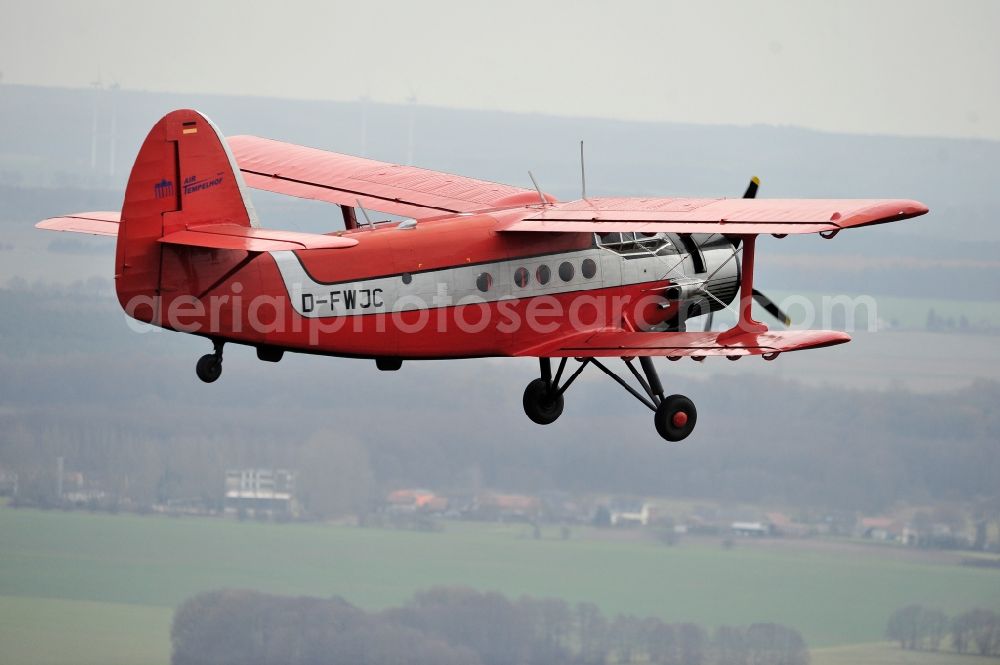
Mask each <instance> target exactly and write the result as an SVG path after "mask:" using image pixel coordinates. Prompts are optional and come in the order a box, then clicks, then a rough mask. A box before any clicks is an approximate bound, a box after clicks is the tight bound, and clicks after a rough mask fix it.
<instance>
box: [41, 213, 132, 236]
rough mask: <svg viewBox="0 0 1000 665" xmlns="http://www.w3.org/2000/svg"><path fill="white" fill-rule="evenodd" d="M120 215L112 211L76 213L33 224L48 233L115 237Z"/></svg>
mask: <svg viewBox="0 0 1000 665" xmlns="http://www.w3.org/2000/svg"><path fill="white" fill-rule="evenodd" d="M120 222H121V213H119V212H113V211H101V212H76V213H73V214H72V215H64V216H63V217H51V218H49V219H45V220H42V221H40V222H38V223H37V224H35V227H36V228H39V229H47V230H49V231H73V232H74V233H90V234H91V235H95V236H117V235H118V224H119V223H120Z"/></svg>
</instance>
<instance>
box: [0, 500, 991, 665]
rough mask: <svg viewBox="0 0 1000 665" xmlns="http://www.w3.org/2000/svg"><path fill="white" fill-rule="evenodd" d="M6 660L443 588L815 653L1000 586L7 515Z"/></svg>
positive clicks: (0, 551) (68, 657)
mask: <svg viewBox="0 0 1000 665" xmlns="http://www.w3.org/2000/svg"><path fill="white" fill-rule="evenodd" d="M0 534H2V538H0V646H2V653H3V654H4V655H5V656H6V657H5V658H3V662H12V663H63V662H73V663H83V662H88V663H89V662H93V663H133V664H135V665H138V664H140V663H146V662H148V663H166V662H168V660H169V625H170V618H171V609H172V608H173V607H175V606H176V605H177V604H178V603H180V602H182V601H183V600H184V599H186V598H188V597H190V596H192V595H194V594H196V593H198V592H199V591H203V590H207V589H216V588H221V587H242V588H253V589H259V590H263V591H270V592H276V593H284V594H308V595H316V596H329V595H334V594H337V595H340V596H343V597H344V598H346V599H348V600H349V601H351V602H353V603H355V604H357V605H360V606H362V607H365V608H369V609H375V608H380V607H385V606H388V605H393V604H397V603H400V602H402V601H404V600H405V599H406V598H407V597H409V596H410V594H412V592H413V591H414V590H416V589H420V588H424V587H427V586H431V585H434V584H466V585H470V586H475V587H477V588H481V589H496V590H499V591H502V592H504V593H506V594H508V595H510V596H516V595H519V594H531V595H534V596H554V597H560V598H565V599H567V600H570V601H579V600H590V601H594V602H596V603H597V604H599V605H600V606H601V607H602V608H603V609H604V611H605V612H607V613H616V612H630V613H633V614H638V615H658V616H661V617H663V618H664V619H667V620H671V621H680V620H691V621H695V622H697V623H701V624H704V625H707V626H711V625H716V624H720V623H729V624H746V623H750V622H753V621H776V622H780V623H784V624H788V625H790V626H794V627H796V628H798V629H799V630H800V631H802V633H803V635H804V637H805V638H806V640H807V642H808V643H809V645H810V646H811V647H813V648H817V647H833V646H839V645H851V644H860V643H871V642H877V641H878V640H880V639H882V638H881V634H882V628H883V626H884V624H885V620H886V618H887V617H888V615H889V614H890V613H891V612H892V611H893V610H895V609H897V608H898V607H900V606H902V605H905V604H907V603H911V602H921V603H925V604H930V605H935V606H938V607H941V608H942V609H944V610H946V611H949V612H956V611H959V610H963V609H966V608H970V607H974V606H981V607H990V608H993V609H998V610H1000V574H997V573H996V572H995V571H991V570H980V569H970V568H962V567H959V566H952V565H944V564H925V563H908V562H905V561H900V560H896V558H895V557H894V556H893V555H892V553H891V552H887V551H884V550H882V549H881V548H872V549H871V551H866V550H861V551H859V552H857V553H845V552H844V551H839V550H831V551H824V550H822V549H819V550H802V549H801V548H774V547H761V546H756V545H751V544H740V545H738V546H737V547H736V548H735V549H732V550H725V549H723V548H722V547H720V546H719V545H718V544H716V543H714V542H712V543H700V544H695V543H690V542H689V543H682V544H681V545H680V546H677V547H672V548H670V547H665V546H662V545H657V544H654V543H651V542H633V541H630V540H604V539H601V540H598V539H593V538H587V537H574V538H571V539H570V540H566V541H564V540H561V539H559V538H558V535H557V533H556V530H555V529H552V530H551V533H545V534H544V535H545V537H543V538H542V539H541V540H537V541H536V540H532V539H530V538H527V537H525V536H526V530H525V528H524V527H522V526H503V525H498V526H490V525H474V524H458V523H448V524H447V525H446V529H445V531H444V532H441V533H413V532H406V531H391V530H378V529H361V528H354V527H346V526H336V527H335V526H327V525H318V524H285V525H278V524H266V523H256V522H244V523H240V522H235V521H229V520H222V519H193V518H183V519H171V518H166V517H137V516H132V515H119V516H111V515H99V514H86V513H63V512H41V511H27V510H12V509H0Z"/></svg>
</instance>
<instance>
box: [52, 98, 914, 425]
mask: <svg viewBox="0 0 1000 665" xmlns="http://www.w3.org/2000/svg"><path fill="white" fill-rule="evenodd" d="M581 157H582V155H581ZM581 166H582V164H581ZM532 181H534V179H533V178H532ZM248 187H250V188H255V189H261V190H266V191H270V192H277V193H281V194H287V195H291V196H296V197H303V198H308V199H317V200H320V201H327V202H329V203H333V204H336V205H338V206H340V207H341V210H342V212H343V218H344V225H345V229H344V230H342V231H335V232H332V233H329V234H310V233H297V232H289V231H278V230H270V229H266V228H262V227H261V225H260V223H259V222H258V219H257V214H256V212H255V211H254V208H253V205H252V204H251V202H250V197H249V194H248V189H247V188H248ZM756 191H757V181H756V179H754V180H753V181H752V182H751V184H750V186H749V188H748V189H747V191H746V194H745V195H744V197H743V198H739V199H694V198H588V197H587V196H586V194H584V196H583V198H581V199H580V200H576V201H569V202H559V201H557V200H556V199H555V198H553V197H552V196H550V195H548V194H545V193H544V192H542V191H541V190H540V189H539V188H538V187H537V185H536V186H535V188H534V189H522V188H518V187H512V186H508V185H500V184H495V183H492V182H485V181H481V180H475V179H472V178H466V177H461V176H455V175H449V174H445V173H438V172H435V171H428V170H425V169H419V168H413V167H409V166H399V165H396V164H387V163H382V162H377V161H373V160H370V159H362V158H359V157H350V156H347V155H340V154H336V153H331V152H326V151H323V150H316V149H313V148H307V147H302V146H297V145H291V144H288V143H281V142H278V141H272V140H268V139H262V138H257V137H253V136H235V137H231V138H229V139H226V138H224V137H223V136H222V134H221V133H220V132H219V131H218V129H217V128H216V127H215V126H214V125H213V124H212V123H211V121H209V120H208V119H207V118H206V117H205V116H203V115H201V114H200V113H198V112H196V111H192V110H179V111H174V112H172V113H169V114H168V115H166V116H165V117H163V118H162V119H161V120H160V121H159V122H157V123H156V125H155V126H154V127H153V129H152V130H151V131H150V132H149V135H148V136H147V137H146V140H145V142H144V143H143V145H142V148H141V150H140V151H139V154H138V156H137V157H136V161H135V165H134V166H133V167H132V172H131V176H130V178H129V181H128V186H127V188H126V190H125V200H124V203H123V204H122V210H121V212H120V213H117V212H95V213H79V214H73V215H67V216H64V217H56V218H53V219H47V220H45V221H43V222H40V223H39V224H38V226H39V228H44V229H52V230H58V231H76V232H81V233H92V234H100V235H111V236H117V237H118V241H117V252H116V259H115V283H116V290H117V293H118V299H119V301H120V303H121V305H122V307H123V308H124V309H125V311H126V313H127V314H128V315H129V316H132V317H134V318H136V319H138V320H140V321H144V322H148V323H151V324H153V325H156V326H161V327H164V328H168V329H173V330H178V331H183V332H188V333H192V334H196V335H201V336H204V337H206V338H207V339H209V340H211V342H212V343H213V345H214V352H213V353H210V354H208V355H206V356H204V357H202V358H201V359H200V360H199V361H198V363H197V374H198V376H199V377H200V378H201V379H202V380H203V381H206V382H212V381H215V380H216V379H218V378H219V376H220V374H221V372H222V351H223V346H224V344H225V343H226V342H234V343H238V344H246V345H250V346H253V347H256V350H257V355H258V357H259V358H260V359H261V360H265V361H271V362H276V361H278V360H280V359H281V357H282V355H283V354H284V353H285V352H286V351H295V352H304V353H314V354H322V355H334V356H346V357H355V358H368V359H374V360H375V363H376V365H377V366H378V368H379V369H381V370H396V369H399V367H400V366H401V364H402V362H403V361H404V360H417V359H432V358H436V359H445V358H475V357H485V356H531V357H537V358H538V359H539V362H540V376H539V378H536V379H534V380H533V381H531V382H530V383H529V384H528V386H527V388H526V389H525V391H524V400H523V403H524V410H525V413H526V414H527V415H528V417H529V418H530V419H531V420H533V421H534V422H536V423H539V424H543V425H544V424H549V423H552V422H554V421H555V420H556V419H557V418H558V417H559V415H560V414H561V413H562V410H563V395H564V393H565V392H566V389H567V388H569V386H570V385H571V384H572V383H573V381H574V380H575V379H576V378H577V377H578V376H579V375H580V372H581V371H583V369H584V368H585V367H586V366H587V365H594V366H596V367H597V368H598V369H600V370H601V371H603V372H605V373H606V374H608V375H609V376H611V377H612V378H613V379H614V380H615V381H617V382H618V383H619V384H620V385H622V386H623V387H624V388H625V389H626V390H628V391H629V392H630V393H631V394H632V395H634V396H635V397H636V398H637V399H638V400H639V401H641V402H642V403H644V404H645V405H646V406H647V407H649V408H650V409H651V410H652V411H653V412H654V414H655V417H654V422H655V426H656V430H657V432H658V433H659V434H660V435H661V436H662V437H663V438H665V439H667V440H670V441H679V440H681V439H683V438H685V437H686V436H688V435H689V434H690V433H691V431H692V429H693V428H694V426H695V422H696V419H697V411H696V409H695V406H694V404H693V403H692V402H691V400H689V399H688V398H687V397H684V396H683V395H669V396H668V395H666V394H665V391H664V389H663V385H662V383H661V382H660V379H659V377H658V375H657V373H656V369H655V367H654V365H653V362H652V358H653V357H654V356H666V357H667V358H669V359H671V360H678V359H680V358H682V357H685V356H686V357H690V358H693V359H695V360H703V359H704V358H705V357H706V356H725V357H727V358H729V359H731V360H735V359H739V358H741V357H742V356H751V355H760V356H763V357H764V358H765V359H768V360H770V359H773V358H775V357H777V356H778V354H780V353H783V352H785V351H797V350H801V349H812V348H819V347H824V346H830V345H834V344H841V343H843V342H847V341H848V340H849V339H850V338H849V336H848V335H846V334H845V333H842V332H833V331H825V330H815V331H801V330H780V331H770V330H768V328H767V326H765V325H764V324H763V323H760V322H758V321H755V320H754V319H753V318H752V316H751V303H752V302H753V301H754V300H757V301H758V302H759V303H760V304H762V305H764V307H765V308H766V309H767V310H768V311H769V312H771V313H772V314H773V315H775V316H777V317H778V318H779V319H782V320H785V323H786V324H787V320H786V317H785V316H784V314H783V313H782V312H781V311H780V310H779V309H778V308H777V307H776V306H775V305H774V304H773V303H772V302H771V301H769V300H768V299H767V298H766V297H765V296H764V295H763V294H761V293H760V292H759V291H757V290H756V289H754V285H753V272H754V247H755V240H756V238H757V236H758V235H759V234H771V235H774V236H776V237H784V236H785V235H787V234H793V233H819V234H820V235H822V236H824V237H827V238H831V237H833V236H834V235H836V234H837V233H839V232H840V231H841V230H843V229H846V228H850V227H855V226H867V225H871V224H880V223H884V222H893V221H898V220H902V219H907V218H910V217H915V216H917V215H922V214H924V213H926V212H927V208H926V206H924V205H923V204H921V203H919V202H917V201H908V200H838V199H830V200H819V199H816V200H813V199H802V200H782V199H756V198H754V196H755V194H756ZM357 211H360V212H361V213H362V219H363V220H364V221H363V222H362V223H359V220H358V217H357V216H356V215H357ZM368 211H378V212H382V213H386V214H389V215H393V216H397V217H403V218H405V219H403V221H399V219H396V220H395V221H389V222H382V223H372V222H371V221H370V219H369V215H368ZM731 304H732V305H734V306H735V308H736V311H737V313H738V321H737V323H736V325H735V326H734V327H733V328H731V329H729V330H726V331H723V332H715V331H712V330H710V329H706V330H703V331H688V330H686V321H687V320H688V319H689V318H691V317H693V316H698V315H702V314H708V315H709V316H711V313H712V312H715V311H718V310H720V309H722V308H726V307H729V306H730V305H731ZM611 357H616V358H621V359H622V360H624V362H625V366H626V367H627V368H628V370H629V372H630V373H631V375H632V376H633V377H634V378H635V380H636V382H637V384H638V388H636V387H634V386H633V384H631V383H630V382H628V381H625V380H624V379H623V378H621V377H620V376H618V375H617V374H616V373H614V372H613V371H612V370H611V369H609V368H608V367H607V366H606V365H605V363H603V362H601V360H600V359H601V358H611ZM554 358H555V359H559V363H558V366H557V367H556V368H553V364H552V359H554ZM569 359H575V360H576V361H577V362H578V365H577V366H576V367H575V371H572V373H570V372H568V371H566V365H567V361H568V360H569ZM636 359H638V365H639V367H638V368H637V367H636V365H635V360H636Z"/></svg>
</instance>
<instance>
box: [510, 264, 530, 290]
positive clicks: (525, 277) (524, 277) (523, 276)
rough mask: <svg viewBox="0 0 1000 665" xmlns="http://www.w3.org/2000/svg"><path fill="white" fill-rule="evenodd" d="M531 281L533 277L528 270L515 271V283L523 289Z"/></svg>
mask: <svg viewBox="0 0 1000 665" xmlns="http://www.w3.org/2000/svg"><path fill="white" fill-rule="evenodd" d="M530 279H531V276H530V275H529V274H528V269H527V268H518V269H517V270H515V271H514V283H515V284H517V285H518V286H519V287H521V288H522V289H523V288H524V287H526V286H527V285H528V281H529V280H530Z"/></svg>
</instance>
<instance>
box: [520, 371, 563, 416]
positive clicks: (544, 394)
mask: <svg viewBox="0 0 1000 665" xmlns="http://www.w3.org/2000/svg"><path fill="white" fill-rule="evenodd" d="M522 403H523V404H524V413H525V415H527V416H528V418H530V419H531V421H532V422H534V423H537V424H539V425H551V424H552V423H554V422H555V421H556V419H558V418H559V416H561V415H562V412H563V396H562V395H556V394H553V393H552V391H551V390H550V388H549V384H548V383H547V382H546V381H545V379H535V380H534V381H532V382H531V383H529V384H528V387H527V388H525V389H524V399H523V400H522Z"/></svg>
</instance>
